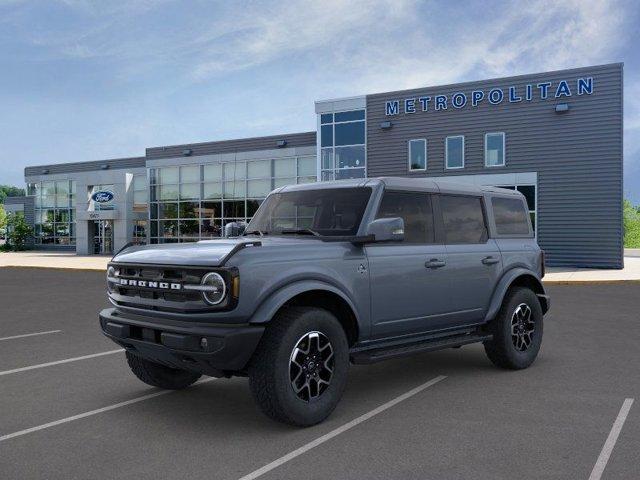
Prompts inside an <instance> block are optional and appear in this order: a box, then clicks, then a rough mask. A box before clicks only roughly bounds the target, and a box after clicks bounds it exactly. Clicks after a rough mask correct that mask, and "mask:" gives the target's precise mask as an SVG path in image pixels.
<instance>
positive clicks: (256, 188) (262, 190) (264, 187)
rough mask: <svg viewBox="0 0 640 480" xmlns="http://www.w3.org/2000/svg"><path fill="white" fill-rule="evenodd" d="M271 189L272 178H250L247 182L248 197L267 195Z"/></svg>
mask: <svg viewBox="0 0 640 480" xmlns="http://www.w3.org/2000/svg"><path fill="white" fill-rule="evenodd" d="M270 191H271V179H270V178H269V179H266V180H249V181H248V182H247V197H253V198H255V197H266V196H267V195H268V194H269V192H270Z"/></svg>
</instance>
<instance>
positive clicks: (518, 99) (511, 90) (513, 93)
mask: <svg viewBox="0 0 640 480" xmlns="http://www.w3.org/2000/svg"><path fill="white" fill-rule="evenodd" d="M509 101H510V102H521V101H522V97H519V96H518V95H516V87H509Z"/></svg>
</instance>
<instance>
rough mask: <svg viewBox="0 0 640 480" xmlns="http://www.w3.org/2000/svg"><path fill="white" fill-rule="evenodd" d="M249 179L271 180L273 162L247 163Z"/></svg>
mask: <svg viewBox="0 0 640 480" xmlns="http://www.w3.org/2000/svg"><path fill="white" fill-rule="evenodd" d="M247 178H271V161H270V160H258V161H255V162H248V163H247Z"/></svg>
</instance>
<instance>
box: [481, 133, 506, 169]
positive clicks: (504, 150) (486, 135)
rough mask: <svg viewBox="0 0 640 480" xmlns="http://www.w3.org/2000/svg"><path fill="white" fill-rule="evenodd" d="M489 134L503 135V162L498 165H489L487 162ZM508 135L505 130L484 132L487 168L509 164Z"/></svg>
mask: <svg viewBox="0 0 640 480" xmlns="http://www.w3.org/2000/svg"><path fill="white" fill-rule="evenodd" d="M489 135H502V163H501V164H498V165H489V164H488V163H487V156H488V155H487V153H488V151H487V137H488V136H489ZM506 143H507V142H506V135H505V133H504V132H487V133H485V134H484V166H485V167H487V168H494V167H504V166H506V165H507V145H506Z"/></svg>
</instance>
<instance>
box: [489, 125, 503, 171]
mask: <svg viewBox="0 0 640 480" xmlns="http://www.w3.org/2000/svg"><path fill="white" fill-rule="evenodd" d="M504 156H505V155H504V133H502V132H500V133H486V134H485V136H484V165H485V166H486V167H504V164H505V159H504Z"/></svg>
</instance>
